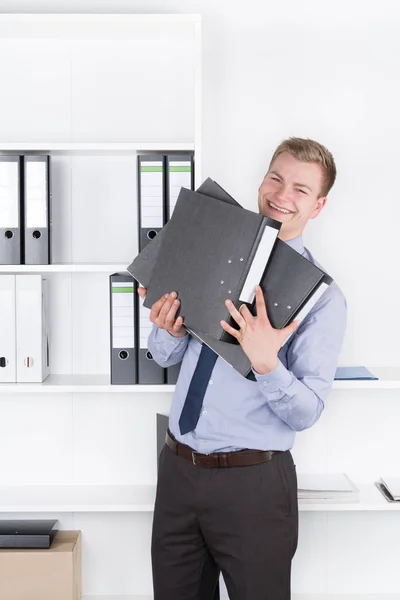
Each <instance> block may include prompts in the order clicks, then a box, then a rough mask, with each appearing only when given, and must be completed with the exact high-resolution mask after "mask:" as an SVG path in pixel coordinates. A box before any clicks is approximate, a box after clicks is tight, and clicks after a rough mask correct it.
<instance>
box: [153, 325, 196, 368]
mask: <svg viewBox="0 0 400 600" xmlns="http://www.w3.org/2000/svg"><path fill="white" fill-rule="evenodd" d="M188 343H189V334H188V333H187V334H186V335H185V337H181V338H177V337H174V336H173V335H171V334H170V333H168V331H166V330H165V329H159V328H158V327H157V325H154V324H153V328H152V330H151V333H150V335H149V339H148V348H149V350H150V352H151V353H152V355H153V358H154V360H155V361H156V363H157V364H159V365H160V367H171V366H172V365H176V364H178V363H180V362H181V360H182V358H183V355H184V354H185V351H186V348H187V345H188Z"/></svg>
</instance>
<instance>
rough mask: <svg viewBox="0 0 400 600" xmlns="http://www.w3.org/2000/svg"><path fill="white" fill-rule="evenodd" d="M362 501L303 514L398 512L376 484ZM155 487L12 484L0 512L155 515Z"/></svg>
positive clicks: (307, 507)
mask: <svg viewBox="0 0 400 600" xmlns="http://www.w3.org/2000/svg"><path fill="white" fill-rule="evenodd" d="M358 487H359V489H360V501H359V502H353V503H337V504H333V503H330V504H328V503H323V502H317V501H316V502H314V503H309V502H304V501H302V500H300V501H299V510H300V511H301V512H349V511H352V512H353V511H358V512H359V511H363V512H370V511H399V510H400V503H398V504H397V503H390V502H387V501H386V500H385V498H384V497H383V496H382V494H381V493H380V492H379V490H378V489H377V488H376V487H375V486H374V484H371V483H370V484H363V485H358ZM155 494H156V486H155V485H27V486H25V485H11V486H5V485H2V486H0V512H9V513H17V512H18V513H21V512H40V513H41V512H59V513H62V512H69V513H70V512H90V513H93V512H113V513H115V512H152V511H153V508H154V500H155Z"/></svg>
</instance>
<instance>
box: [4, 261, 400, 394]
mask: <svg viewBox="0 0 400 600" xmlns="http://www.w3.org/2000/svg"><path fill="white" fill-rule="evenodd" d="M103 266H104V265H103ZM114 266H117V265H114ZM371 370H372V371H373V373H376V375H377V376H378V377H380V379H379V380H378V381H334V382H333V390H360V389H361V390H378V389H380V390H381V389H400V369H399V368H394V367H393V368H389V367H387V368H385V367H382V368H376V369H371ZM174 390H175V386H174V385H111V384H110V376H109V375H56V374H55V375H50V376H49V377H48V378H47V379H45V380H44V381H43V383H0V391H2V392H7V393H18V394H21V393H32V392H39V393H47V392H53V393H54V392H55V393H63V392H67V393H77V394H78V393H79V394H80V393H82V392H83V393H84V392H90V393H92V392H107V393H110V392H112V393H143V392H151V393H156V392H162V393H172V392H173V391H174Z"/></svg>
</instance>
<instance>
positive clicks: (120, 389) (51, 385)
mask: <svg viewBox="0 0 400 600" xmlns="http://www.w3.org/2000/svg"><path fill="white" fill-rule="evenodd" d="M174 389H175V386H174V385H166V384H165V385H139V384H138V385H111V384H110V376H109V375H49V377H47V379H45V380H44V381H43V383H0V392H3V393H15V394H24V393H29V394H30V393H32V392H33V393H35V392H36V393H40V394H45V393H53V394H54V393H55V394H59V393H74V394H81V393H82V392H83V393H85V392H86V393H93V392H96V393H97V392H101V393H117V394H118V393H119V394H120V393H130V394H137V393H141V394H142V393H146V392H148V393H156V392H162V393H171V392H173V391H174Z"/></svg>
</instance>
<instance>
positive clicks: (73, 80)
mask: <svg viewBox="0 0 400 600" xmlns="http://www.w3.org/2000/svg"><path fill="white" fill-rule="evenodd" d="M201 52H202V50H201V19H200V17H199V16H197V15H107V14H103V15H66V14H63V15H61V14H59V15H46V14H42V15H5V14H2V15H0V79H1V80H2V86H4V88H7V94H3V95H2V97H1V98H0V154H9V153H14V154H17V153H21V154H22V153H39V152H40V153H49V154H50V155H51V157H52V191H53V194H52V196H53V197H52V242H53V243H52V251H53V253H52V254H53V256H52V261H53V264H51V265H9V266H7V265H0V273H43V274H45V276H46V278H47V279H48V283H49V286H48V287H49V310H50V332H51V334H50V335H51V363H52V375H51V376H50V377H49V378H48V379H46V380H45V381H44V382H43V383H42V384H27V385H22V384H4V385H1V386H0V422H1V423H2V424H3V425H4V426H5V427H6V430H5V431H3V432H2V433H3V434H0V475H1V477H0V478H1V480H2V483H3V486H2V489H1V491H0V495H1V498H0V512H1V515H2V518H6V517H7V515H8V514H12V515H14V516H15V514H16V513H18V514H20V515H22V518H23V517H24V516H27V517H29V516H30V515H31V514H34V515H38V514H40V515H41V516H43V517H44V516H45V515H48V514H49V513H52V514H53V516H55V517H57V518H58V519H59V522H60V527H61V528H63V529H80V530H82V539H83V548H82V554H83V557H82V562H83V594H84V597H85V598H86V597H87V598H92V600H96V598H98V596H96V594H98V593H99V591H100V593H101V594H102V595H101V600H107V598H108V599H109V600H111V599H112V600H117V598H118V595H116V594H115V593H114V591H115V592H119V593H120V594H122V593H123V597H124V598H125V599H126V598H128V597H129V594H130V595H131V597H133V598H134V599H135V600H150V598H151V596H146V592H150V590H151V589H152V584H151V564H150V549H149V548H148V549H146V548H147V547H148V545H149V540H150V527H151V514H152V511H153V506H154V498H155V485H154V484H155V481H156V441H155V435H156V432H155V425H156V413H157V412H165V411H166V410H168V409H169V403H170V399H171V392H172V391H173V389H174V387H173V386H167V385H165V386H149V385H137V386H111V385H110V376H109V290H108V281H109V280H108V276H109V274H110V273H114V272H119V271H125V270H126V267H127V266H128V265H129V263H130V262H131V261H132V259H133V257H134V256H135V255H136V254H137V251H138V240H137V232H138V223H137V190H136V181H137V172H136V168H137V155H138V154H139V153H146V152H147V153H149V152H150V153H151V152H163V153H170V152H187V151H190V152H194V153H195V184H196V186H198V185H199V184H200V183H201V159H202V150H201V142H202V139H201V135H202V134H201V132H202V127H201V112H202V111H201V96H202V91H201ZM38 82H40V85H38ZM57 373H59V374H57ZM127 393H128V394H129V393H134V394H135V398H136V400H137V403H133V404H132V403H131V400H129V396H127V395H126V394H127ZM81 394H82V395H81ZM126 399H128V402H129V404H130V405H131V406H130V407H129V406H128V405H127V404H126ZM86 401H89V403H88V404H86ZM21 402H22V404H21ZM1 427H2V425H0V429H1ZM90 429H92V430H91V432H90V431H89V430H90ZM106 448H108V449H106ZM103 452H105V454H103ZM102 454H103V456H102ZM6 456H7V460H2V458H4V459H5V457H6ZM96 465H97V466H96ZM97 467H99V468H98V469H97ZM96 471H97V473H96ZM71 482H72V483H73V485H69V484H70V483H71ZM95 482H97V484H96V483H95ZM36 483H39V484H40V485H36ZM56 483H57V484H56ZM41 484H43V485H41ZM106 531H107V532H108V533H107V535H106V534H105V533H104V532H106ZM122 531H123V532H125V535H122ZM126 532H130V533H129V534H127V533H126ZM127 535H128V536H129V535H130V539H129V548H126V552H125V551H124V548H123V546H124V543H123V542H122V543H121V537H123V538H124V539H127V540H128V537H127ZM132 540H133V541H132ZM110 548H113V550H112V555H113V559H115V561H114V560H113V564H109V554H110ZM125 556H129V561H128V562H129V564H128V565H127V569H126V571H124V570H123V565H124V560H125ZM132 565H134V568H133V569H132ZM120 569H121V570H120ZM126 573H129V574H130V576H129V577H127V576H126ZM121 581H124V582H125V584H124V585H125V587H124V588H123V590H121V583H120V582H121ZM107 594H108V596H107ZM141 594H142V595H141Z"/></svg>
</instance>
